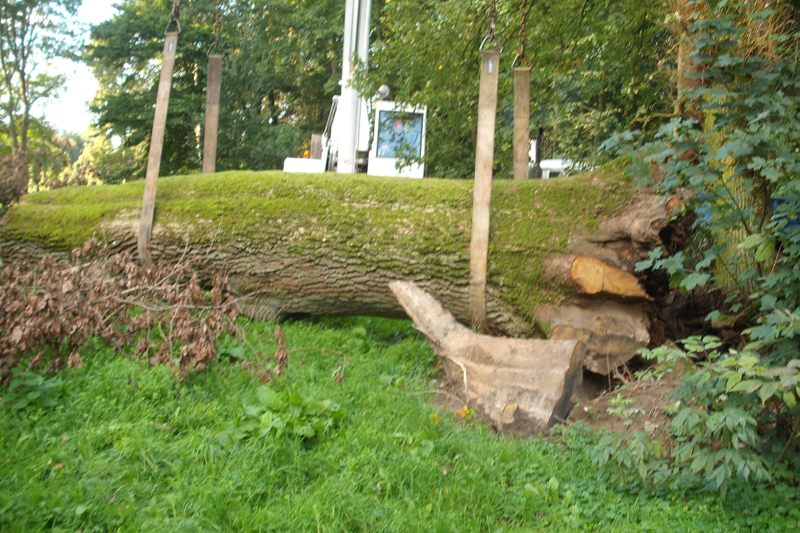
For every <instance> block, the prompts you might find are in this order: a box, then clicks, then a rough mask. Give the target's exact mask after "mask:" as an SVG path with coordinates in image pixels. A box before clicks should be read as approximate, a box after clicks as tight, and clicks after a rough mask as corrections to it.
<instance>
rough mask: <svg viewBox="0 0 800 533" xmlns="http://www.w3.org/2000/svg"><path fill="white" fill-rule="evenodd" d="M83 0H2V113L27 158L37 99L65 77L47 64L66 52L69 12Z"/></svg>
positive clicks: (17, 149) (17, 150)
mask: <svg viewBox="0 0 800 533" xmlns="http://www.w3.org/2000/svg"><path fill="white" fill-rule="evenodd" d="M80 1H81V0H0V89H2V90H1V91H0V93H2V97H1V98H0V117H1V118H2V122H3V129H4V130H5V131H4V133H5V134H6V135H7V138H8V142H9V145H10V148H11V155H12V159H19V158H22V160H23V161H26V154H27V152H28V148H29V146H28V145H29V139H30V132H31V127H32V123H33V119H32V116H31V112H32V110H33V107H34V104H36V102H38V101H39V100H42V99H45V98H48V97H50V96H52V95H53V94H54V93H55V92H56V91H57V90H58V88H59V87H60V86H61V84H62V83H63V77H61V76H53V75H51V74H48V73H47V72H46V71H45V70H44V68H45V64H46V62H47V61H48V60H50V59H52V58H54V57H57V56H60V55H63V54H64V53H65V52H66V50H67V37H68V35H69V32H68V30H67V29H66V28H67V24H66V22H67V17H68V16H69V15H72V14H74V13H75V10H76V9H77V7H78V6H79V5H80ZM26 166H27V165H24V164H23V165H22V168H25V167H26Z"/></svg>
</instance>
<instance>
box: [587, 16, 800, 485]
mask: <svg viewBox="0 0 800 533" xmlns="http://www.w3.org/2000/svg"><path fill="white" fill-rule="evenodd" d="M739 8H741V6H739ZM713 10H714V13H713V16H712V17H708V18H707V19H704V20H699V21H697V22H695V23H694V24H693V26H692V37H693V39H694V42H695V51H694V61H696V62H697V63H698V64H699V66H701V67H702V69H701V70H702V73H701V74H698V76H702V80H701V83H700V88H698V89H696V90H693V91H692V92H691V93H690V94H689V95H688V98H689V101H690V103H691V107H692V108H693V109H694V113H693V115H694V116H696V117H697V118H695V119H675V120H673V121H671V122H669V123H668V124H666V125H664V126H663V127H662V128H661V130H660V132H659V133H658V135H657V136H656V138H655V139H654V140H650V141H649V142H643V141H644V140H643V139H642V138H641V136H640V135H638V134H637V133H633V132H627V133H624V134H620V135H618V136H615V137H614V138H612V139H610V140H609V141H607V143H606V148H615V149H618V150H619V151H620V152H621V153H624V154H627V155H629V156H630V157H631V160H632V161H633V165H632V171H633V172H635V173H636V174H637V175H639V176H642V178H643V179H648V180H651V179H652V178H651V176H652V169H653V168H658V169H659V170H658V172H657V174H658V175H659V176H660V181H659V183H658V186H659V187H660V189H661V190H662V191H663V192H664V193H665V194H672V193H674V192H676V191H678V190H684V191H686V190H688V191H689V192H691V193H692V200H691V201H690V203H689V205H688V206H687V207H688V209H690V210H691V211H693V213H694V215H695V217H696V221H695V223H694V227H693V229H694V239H693V243H692V245H691V246H690V247H689V248H688V249H687V250H685V251H682V252H679V253H677V254H673V255H668V254H667V253H666V252H665V250H663V249H661V248H659V249H656V250H654V251H653V252H652V254H651V255H650V257H649V258H648V259H647V260H646V261H644V262H642V263H641V264H640V265H639V266H638V268H639V269H640V270H646V269H654V270H663V271H666V272H667V273H668V274H669V276H670V279H671V281H672V285H673V287H675V288H679V289H682V290H685V291H692V290H695V289H697V288H701V287H705V288H706V290H712V291H722V293H723V294H725V295H726V305H725V306H724V307H723V308H722V309H718V310H716V311H714V312H713V313H711V314H710V315H709V316H708V320H709V322H710V323H711V324H712V325H714V326H716V327H718V328H720V329H734V330H735V329H742V334H741V339H740V342H738V343H736V345H733V346H731V345H730V343H729V345H723V343H722V342H721V341H720V340H719V339H717V338H714V337H703V338H700V337H694V338H691V339H686V340H684V341H682V342H681V343H679V345H678V346H672V347H662V348H658V349H656V350H653V351H650V352H647V353H646V354H645V355H646V356H647V357H649V358H652V359H655V360H656V361H658V362H659V363H660V364H661V365H674V364H676V363H677V362H680V363H681V366H682V368H684V371H683V378H682V383H681V386H680V388H679V390H678V391H677V398H676V400H677V403H676V404H675V407H674V409H673V411H672V412H671V413H670V414H671V415H672V416H673V418H672V423H671V426H670V428H669V435H668V436H667V445H666V446H664V445H661V444H658V443H655V442H654V440H653V439H648V438H646V437H644V436H641V435H639V436H633V437H631V436H622V437H611V436H608V437H606V438H605V440H604V442H602V443H601V448H600V451H598V452H597V454H596V458H597V459H598V462H601V463H613V464H616V465H618V466H621V467H624V468H627V470H628V471H631V468H633V470H635V471H638V472H639V474H640V475H641V476H642V477H644V478H646V479H650V480H656V481H658V480H672V481H674V480H683V481H688V482H691V483H698V482H700V483H702V484H705V485H706V486H707V487H709V488H712V489H724V487H725V486H726V484H727V482H728V481H730V480H732V479H733V478H736V477H739V478H742V479H745V480H752V479H756V480H770V479H773V478H774V477H775V476H777V475H781V474H789V473H790V472H791V471H792V469H793V467H796V466H797V464H796V463H797V461H798V457H797V452H798V447H800V446H798V432H799V431H800V419H799V415H800V411H799V410H798V405H797V404H798V396H799V395H800V381H798V368H800V267H798V265H800V61H798V42H800V33H786V32H785V31H784V32H783V33H781V32H766V33H762V34H761V35H762V36H761V37H760V38H756V37H754V31H753V30H754V28H756V29H758V28H759V27H761V28H763V27H764V26H766V25H769V26H770V27H773V26H774V25H771V24H769V23H770V22H771V21H774V20H775V19H774V18H773V17H775V14H774V13H773V12H771V11H761V12H757V13H749V14H742V13H741V9H737V6H735V5H734V4H733V3H730V2H724V1H722V2H718V3H717V5H716V6H715V7H714V8H713ZM781 27H783V28H787V27H796V25H795V24H791V25H788V24H787V25H783V26H781ZM793 31H794V30H793ZM614 439H616V442H611V441H612V440H614ZM616 445H622V446H621V448H619V449H618V451H616V452H613V451H612V452H609V451H607V450H608V448H609V447H611V446H616ZM603 450H606V451H603ZM795 471H796V469H795Z"/></svg>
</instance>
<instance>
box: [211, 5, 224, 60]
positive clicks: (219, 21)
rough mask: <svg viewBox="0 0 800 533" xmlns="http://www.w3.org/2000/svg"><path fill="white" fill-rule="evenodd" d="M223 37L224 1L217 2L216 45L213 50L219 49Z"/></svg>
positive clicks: (215, 21)
mask: <svg viewBox="0 0 800 533" xmlns="http://www.w3.org/2000/svg"><path fill="white" fill-rule="evenodd" d="M221 35H222V0H218V1H217V13H216V15H215V18H214V43H213V44H212V45H211V49H212V50H213V49H215V48H219V42H220V38H221Z"/></svg>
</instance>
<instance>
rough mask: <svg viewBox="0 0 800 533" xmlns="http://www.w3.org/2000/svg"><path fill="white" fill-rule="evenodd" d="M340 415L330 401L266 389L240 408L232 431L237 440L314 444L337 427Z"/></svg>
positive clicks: (260, 388) (341, 411)
mask: <svg viewBox="0 0 800 533" xmlns="http://www.w3.org/2000/svg"><path fill="white" fill-rule="evenodd" d="M343 418H344V411H343V410H342V408H341V407H339V405H337V404H336V403H334V402H332V401H331V400H314V399H312V398H308V397H306V396H303V395H301V394H299V393H298V392H296V391H293V390H290V389H284V390H282V391H280V392H276V391H275V390H273V389H271V388H270V387H268V386H261V387H259V388H258V389H256V393H255V401H251V402H248V403H247V404H246V405H245V407H244V417H243V420H242V422H241V423H240V424H239V425H238V426H237V428H236V437H238V438H264V437H270V436H274V437H282V436H284V435H285V436H286V437H290V438H298V439H300V440H303V441H304V442H313V441H316V440H318V439H320V438H322V437H324V436H325V435H327V434H328V433H330V432H331V431H332V430H333V429H335V428H336V426H338V425H339V424H340V423H341V421H342V419H343Z"/></svg>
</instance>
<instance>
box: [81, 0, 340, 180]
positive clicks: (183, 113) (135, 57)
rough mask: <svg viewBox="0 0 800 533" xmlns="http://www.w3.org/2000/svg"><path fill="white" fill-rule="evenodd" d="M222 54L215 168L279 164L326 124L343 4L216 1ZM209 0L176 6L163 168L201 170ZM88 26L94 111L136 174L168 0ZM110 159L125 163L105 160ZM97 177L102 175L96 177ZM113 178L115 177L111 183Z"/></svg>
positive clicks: (130, 3) (142, 2) (126, 7)
mask: <svg viewBox="0 0 800 533" xmlns="http://www.w3.org/2000/svg"><path fill="white" fill-rule="evenodd" d="M221 4H222V9H223V29H222V38H221V45H220V48H218V49H217V50H215V52H217V53H222V54H224V56H225V58H224V61H223V75H222V84H223V90H222V97H221V103H220V105H221V110H220V131H219V139H218V154H217V160H218V164H217V168H218V169H220V170H227V169H242V168H247V169H250V170H257V169H269V168H279V167H280V166H281V165H282V162H283V158H284V157H286V156H287V155H291V154H299V153H300V151H301V146H302V144H303V142H304V141H306V140H307V139H308V138H309V137H310V134H311V133H312V132H320V131H322V129H323V128H324V126H325V119H326V118H327V113H328V110H329V109H330V106H331V98H332V96H333V94H335V93H338V86H337V84H336V81H337V80H338V78H339V76H340V73H339V70H338V68H339V67H338V66H337V62H339V61H340V59H339V58H340V57H341V51H342V44H341V33H342V21H343V20H344V6H343V3H342V2H339V1H336V0H324V1H320V0H299V1H298V0H291V1H290V0H280V1H271V0H270V1H265V0H257V1H255V2H253V1H245V0H224V1H223V2H221ZM216 5H217V2H216V0H198V1H193V2H189V3H184V5H183V6H182V9H181V28H182V31H181V34H180V38H179V42H178V48H177V53H176V58H175V73H174V75H173V82H172V92H171V96H170V108H169V115H168V118H167V131H168V133H167V135H166V138H165V145H164V156H163V159H162V166H161V171H162V174H165V175H169V174H177V173H181V172H191V171H194V170H196V169H198V168H199V167H200V157H201V155H202V145H201V143H202V135H198V132H199V130H198V127H200V126H201V125H202V124H203V117H204V106H205V88H206V77H207V76H206V74H207V73H206V68H207V64H208V61H207V52H208V51H209V49H210V47H211V44H212V42H213V37H214V17H215V11H216ZM117 8H118V13H117V14H116V15H115V16H114V17H113V18H112V19H110V20H108V21H106V22H103V23H101V24H99V25H97V26H95V27H94V28H93V29H92V41H91V43H90V45H89V46H88V47H87V51H86V57H85V59H86V61H87V62H88V63H89V64H90V65H91V66H92V68H93V69H94V71H95V73H96V75H97V77H98V79H99V80H100V84H101V89H100V93H99V94H98V96H97V98H96V100H95V103H94V110H95V111H96V112H97V113H98V123H97V126H98V129H99V130H100V132H101V133H102V134H103V135H105V136H107V137H109V138H111V137H112V136H118V137H119V138H120V139H121V140H122V147H123V149H125V150H128V155H129V156H133V157H135V164H134V165H132V169H138V172H131V170H132V169H131V168H124V167H119V168H117V169H116V170H115V171H114V172H111V174H112V175H113V174H119V173H121V172H124V171H126V170H127V171H128V178H127V179H136V178H141V177H144V172H143V169H144V166H145V162H146V157H147V151H146V147H147V145H148V144H149V140H150V133H151V132H150V130H151V126H152V120H153V116H152V114H153V102H155V98H156V88H157V84H158V76H159V71H158V68H155V67H156V66H157V65H158V63H159V61H160V56H161V53H162V47H163V39H164V37H163V32H164V26H165V25H166V22H167V20H168V13H169V11H168V5H167V4H166V3H165V2H163V1H155V0H126V1H123V2H120V3H118V5H117ZM109 162H110V163H112V164H114V165H121V164H122V163H123V162H122V161H119V162H113V161H109ZM101 177H103V178H104V179H105V176H101ZM119 181H120V180H119V179H118V178H115V179H114V180H113V181H110V182H113V183H118V182H119Z"/></svg>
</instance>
